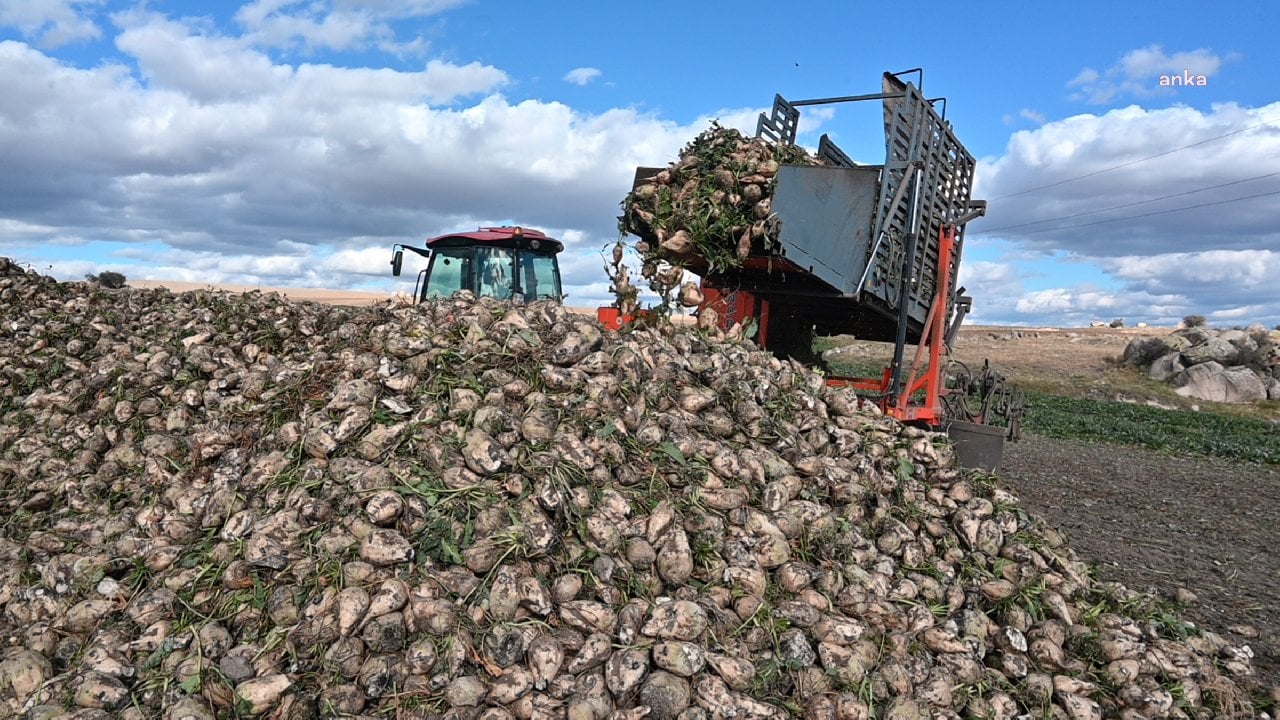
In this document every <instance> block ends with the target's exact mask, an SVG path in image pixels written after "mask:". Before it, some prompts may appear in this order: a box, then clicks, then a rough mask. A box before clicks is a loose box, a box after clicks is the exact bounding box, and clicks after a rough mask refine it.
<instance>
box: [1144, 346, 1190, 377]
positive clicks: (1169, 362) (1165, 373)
mask: <svg viewBox="0 0 1280 720" xmlns="http://www.w3.org/2000/svg"><path fill="white" fill-rule="evenodd" d="M1186 369H1187V364H1186V363H1185V362H1183V361H1182V353H1180V352H1177V351H1174V352H1170V353H1165V354H1164V355H1161V356H1160V357H1158V358H1156V360H1155V362H1153V363H1151V367H1150V368H1149V369H1148V370H1147V376H1148V377H1150V378H1151V379H1152V380H1155V381H1157V382H1164V381H1165V380H1168V379H1169V378H1171V377H1173V376H1174V375H1177V374H1178V373H1180V372H1182V371H1183V370H1186Z"/></svg>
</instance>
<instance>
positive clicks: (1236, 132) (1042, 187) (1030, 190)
mask: <svg viewBox="0 0 1280 720" xmlns="http://www.w3.org/2000/svg"><path fill="white" fill-rule="evenodd" d="M1277 122H1280V118H1276V119H1275V120H1267V121H1266V122H1261V123H1258V124H1257V125H1250V126H1249V127H1247V128H1243V129H1240V130H1232V131H1231V132H1229V133H1227V134H1225V135H1218V136H1217V137H1211V138H1209V139H1208V140H1201V141H1199V142H1193V143H1191V144H1190V145H1183V146H1182V147H1176V148H1174V149H1172V150H1165V151H1164V152H1158V153H1156V154H1155V155H1148V156H1146V157H1144V158H1139V159H1137V160H1130V161H1129V162H1126V163H1120V164H1119V165H1113V166H1112V167H1109V168H1103V169H1101V170H1094V171H1093V172H1091V173H1085V174H1084V175H1077V176H1075V177H1070V178H1067V179H1066V180H1059V181H1058V182H1054V183H1049V184H1048V185H1038V186H1036V187H1033V188H1027V189H1026V190H1020V191H1018V192H1016V193H1010V194H1008V195H1001V196H1000V197H997V198H993V199H992V200H991V202H995V201H996V200H1004V199H1005V198H1011V197H1018V196H1019V195H1026V194H1027V193H1033V192H1036V191H1037V190H1045V189H1047V188H1051V187H1058V186H1059V185H1066V184H1067V183H1069V182H1075V181H1076V180H1083V179H1085V178H1087V177H1093V176H1094V175H1101V174H1103V173H1108V172H1111V171H1112V170H1119V169H1120V168H1125V167H1129V166H1130V165H1137V164H1138V163H1143V162H1146V161H1148V160H1154V159H1156V158H1158V157H1164V156H1165V155H1172V154H1173V153H1176V152H1180V151H1182V150H1187V149H1188V148H1193V147H1198V146H1200V145H1205V144H1207V143H1211V142H1215V141H1217V140H1221V139H1223V138H1229V137H1231V136H1232V135H1239V134H1240V133H1242V132H1249V131H1250V130H1256V129H1258V128H1260V127H1262V126H1264V125H1271V124H1273V123H1277Z"/></svg>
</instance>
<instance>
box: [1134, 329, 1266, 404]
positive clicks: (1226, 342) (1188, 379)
mask: <svg viewBox="0 0 1280 720" xmlns="http://www.w3.org/2000/svg"><path fill="white" fill-rule="evenodd" d="M1121 360H1122V362H1124V364H1126V365H1131V366H1137V367H1141V368H1144V369H1145V370H1146V371H1147V376H1148V377H1150V378H1151V379H1152V380H1157V381H1160V382H1169V383H1171V384H1173V385H1174V386H1175V387H1176V388H1177V391H1176V392H1177V393H1178V394H1179V395H1182V396H1184V397H1191V398H1196V399H1199V400H1208V401H1211V402H1222V403H1254V402H1259V401H1262V400H1267V399H1273V400H1274V399H1280V392H1277V391H1278V390H1280V331H1276V330H1272V331H1268V330H1266V328H1264V327H1263V326H1261V325H1256V324H1255V325H1250V326H1249V327H1248V328H1247V329H1245V330H1213V329H1211V328H1205V327H1194V328H1181V329H1178V330H1175V331H1173V332H1172V333H1171V334H1169V335H1166V336H1164V337H1149V336H1144V337H1136V338H1134V339H1132V340H1130V341H1129V344H1128V345H1126V346H1125V349H1124V353H1123V355H1122V356H1121Z"/></svg>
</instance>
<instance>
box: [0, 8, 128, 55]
mask: <svg viewBox="0 0 1280 720" xmlns="http://www.w3.org/2000/svg"><path fill="white" fill-rule="evenodd" d="M102 1H103V0H0V26H6V25H7V26H10V27H16V28H17V29H18V30H19V31H20V32H21V33H22V35H23V37H26V38H27V39H29V40H32V41H34V42H35V43H36V44H37V45H38V46H40V47H43V48H56V47H60V46H62V45H66V44H68V43H72V42H75V41H77V40H93V39H96V38H99V37H102V29H101V28H99V27H98V25H97V23H95V22H94V21H93V19H92V18H91V17H90V14H91V10H92V8H93V6H95V5H100V4H101V3H102Z"/></svg>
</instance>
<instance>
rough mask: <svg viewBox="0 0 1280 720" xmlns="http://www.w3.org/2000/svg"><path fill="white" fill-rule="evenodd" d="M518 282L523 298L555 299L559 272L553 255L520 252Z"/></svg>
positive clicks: (558, 286)
mask: <svg viewBox="0 0 1280 720" xmlns="http://www.w3.org/2000/svg"><path fill="white" fill-rule="evenodd" d="M520 282H521V289H522V290H523V291H524V296H525V299H526V300H528V301H530V302H532V301H534V300H555V299H559V297H560V274H559V273H558V272H557V271H556V259H555V256H554V255H539V254H537V253H531V252H524V253H520Z"/></svg>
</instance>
